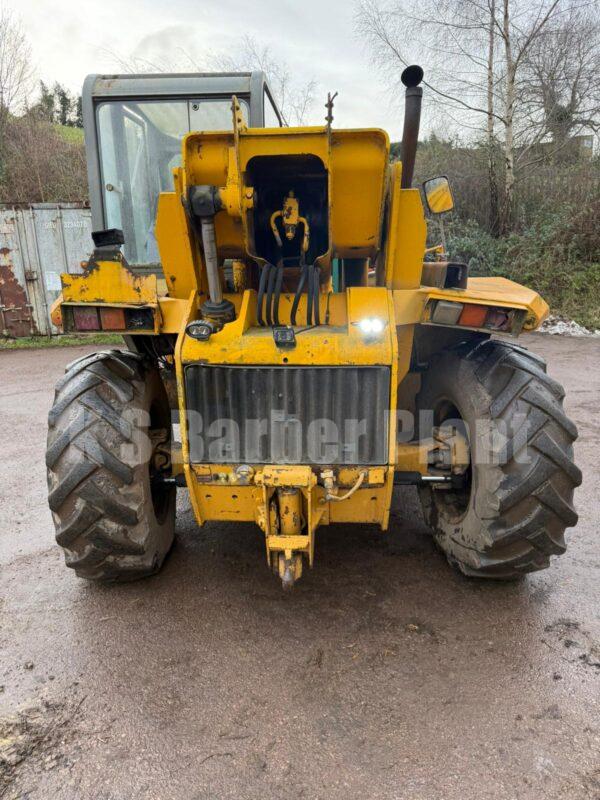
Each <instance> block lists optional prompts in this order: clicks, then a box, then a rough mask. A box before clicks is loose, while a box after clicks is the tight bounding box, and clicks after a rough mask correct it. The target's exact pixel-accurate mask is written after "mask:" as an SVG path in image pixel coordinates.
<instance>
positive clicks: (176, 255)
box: [156, 192, 203, 300]
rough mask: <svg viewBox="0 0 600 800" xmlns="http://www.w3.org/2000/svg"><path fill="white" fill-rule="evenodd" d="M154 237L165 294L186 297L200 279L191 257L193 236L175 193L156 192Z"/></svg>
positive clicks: (196, 266) (201, 285) (177, 194)
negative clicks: (158, 193) (165, 288)
mask: <svg viewBox="0 0 600 800" xmlns="http://www.w3.org/2000/svg"><path fill="white" fill-rule="evenodd" d="M156 238H157V242H158V248H159V251H160V259H161V264H162V268H163V273H164V276H165V280H166V283H167V288H168V292H169V296H170V297H177V298H179V299H183V300H186V299H187V298H188V297H189V296H190V292H195V291H196V289H197V288H198V287H201V288H203V278H202V275H201V271H200V268H199V264H198V263H197V261H196V259H195V258H194V247H193V237H192V235H191V231H190V229H189V225H188V221H187V219H186V216H185V211H184V208H183V206H182V204H181V196H180V194H179V193H176V192H163V193H162V194H161V195H160V197H159V200H158V213H157V217H156Z"/></svg>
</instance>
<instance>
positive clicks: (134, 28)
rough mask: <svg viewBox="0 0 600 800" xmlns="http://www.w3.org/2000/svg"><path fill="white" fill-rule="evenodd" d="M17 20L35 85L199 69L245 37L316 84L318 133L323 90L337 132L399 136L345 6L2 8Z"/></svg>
mask: <svg viewBox="0 0 600 800" xmlns="http://www.w3.org/2000/svg"><path fill="white" fill-rule="evenodd" d="M0 3H3V4H4V5H5V6H7V7H9V8H11V9H13V10H14V11H15V13H16V14H17V15H18V16H19V17H20V18H21V20H22V23H23V27H24V28H25V31H26V33H27V35H28V37H29V39H30V42H31V46H32V49H33V57H34V62H35V66H36V69H37V77H38V78H41V79H43V80H44V81H46V82H48V83H52V82H54V81H55V80H58V81H59V82H60V83H63V84H64V85H66V86H67V87H68V88H69V89H71V90H72V91H79V90H80V89H81V85H82V83H83V79H84V77H85V75H86V74H88V73H90V72H115V71H119V67H118V61H117V59H116V58H115V56H114V54H118V57H119V58H121V59H123V60H128V59H130V58H132V57H138V58H143V59H148V60H150V61H162V62H164V61H165V60H169V61H173V60H175V61H178V62H179V63H182V60H183V59H184V56H183V55H182V52H187V53H189V54H191V55H192V56H193V58H194V59H195V61H196V62H197V63H202V61H203V55H204V54H206V52H207V51H213V52H215V51H227V50H230V49H232V48H235V47H236V45H239V41H240V39H241V37H243V36H244V35H245V34H249V35H250V36H253V37H255V38H256V39H257V40H258V41H260V42H261V43H262V44H268V45H270V46H271V47H272V49H273V52H274V53H276V55H277V57H278V58H280V59H281V58H283V59H285V60H286V61H287V63H288V64H289V66H290V67H291V68H292V69H293V70H294V71H295V72H297V73H298V74H299V75H300V76H305V77H306V79H307V80H308V79H311V78H314V79H315V80H316V81H318V90H317V98H318V103H316V104H315V107H314V108H313V110H312V114H311V121H314V122H316V123H317V124H319V123H320V122H321V120H322V117H323V116H324V115H325V110H324V109H323V108H322V105H323V103H324V102H325V99H326V97H327V91H338V92H339V97H338V98H337V100H336V107H335V112H334V114H335V123H334V125H336V126H339V127H351V126H359V127H366V126H373V127H382V128H385V129H386V130H387V131H388V132H389V133H390V135H391V137H392V138H393V139H397V138H399V137H400V134H401V129H402V120H401V114H402V112H401V104H397V103H396V104H395V103H394V102H391V101H392V98H390V96H389V94H388V93H387V92H386V91H385V86H384V85H383V83H382V81H381V80H380V77H379V76H378V74H377V72H376V70H375V68H374V67H372V66H371V65H370V64H369V57H368V53H367V52H366V51H365V48H364V46H363V45H362V44H361V42H360V41H359V40H357V38H356V37H355V34H354V30H353V14H354V3H353V0H300V1H299V0H277V2H273V1H272V0H195V1H194V0H168V2H165V0H0Z"/></svg>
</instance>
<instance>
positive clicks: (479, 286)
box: [393, 278, 549, 330]
mask: <svg viewBox="0 0 600 800" xmlns="http://www.w3.org/2000/svg"><path fill="white" fill-rule="evenodd" d="M393 298H394V308H395V311H396V318H397V319H401V320H402V321H403V322H406V323H409V324H410V323H416V322H428V321H429V320H428V316H427V312H426V309H427V306H428V304H429V303H430V301H432V300H449V301H451V302H455V303H474V304H481V305H487V306H498V307H502V308H515V309H518V310H520V311H525V312H526V318H525V325H524V328H525V330H534V329H535V328H537V327H538V326H539V325H541V324H542V322H543V321H544V320H545V319H546V317H547V316H548V313H549V307H548V304H547V303H546V301H545V300H544V299H543V298H542V297H541V296H540V295H539V294H538V293H537V292H535V291H534V290H533V289H528V288H527V287H526V286H521V284H519V283H515V282H514V281H510V280H508V279H507V278H469V280H468V281H467V288H466V289H437V288H434V287H431V286H422V287H420V288H419V289H418V290H416V291H414V290H398V291H394V292H393Z"/></svg>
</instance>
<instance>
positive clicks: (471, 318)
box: [430, 300, 518, 333]
mask: <svg viewBox="0 0 600 800" xmlns="http://www.w3.org/2000/svg"><path fill="white" fill-rule="evenodd" d="M516 313H518V312H516V310H515V309H513V308H496V307H492V306H487V305H482V304H480V303H455V302H452V301H450V300H438V301H437V302H436V303H435V306H434V308H433V311H432V313H431V317H430V320H431V322H434V323H435V324H436V325H459V326H460V327H464V328H478V329H487V330H490V331H500V332H506V333H508V332H510V331H511V330H512V328H513V322H514V320H515V314H516Z"/></svg>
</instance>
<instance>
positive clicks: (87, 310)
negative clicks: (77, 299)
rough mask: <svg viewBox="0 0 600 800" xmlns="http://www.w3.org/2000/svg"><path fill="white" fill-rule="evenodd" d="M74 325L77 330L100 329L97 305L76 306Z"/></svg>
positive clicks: (74, 309)
mask: <svg viewBox="0 0 600 800" xmlns="http://www.w3.org/2000/svg"><path fill="white" fill-rule="evenodd" d="M73 325H74V327H75V330H76V331H99V330H100V320H99V319H98V309H97V308H96V306H75V307H74V308H73Z"/></svg>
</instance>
